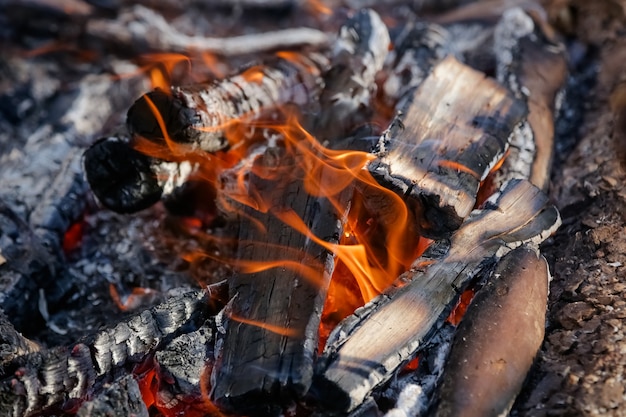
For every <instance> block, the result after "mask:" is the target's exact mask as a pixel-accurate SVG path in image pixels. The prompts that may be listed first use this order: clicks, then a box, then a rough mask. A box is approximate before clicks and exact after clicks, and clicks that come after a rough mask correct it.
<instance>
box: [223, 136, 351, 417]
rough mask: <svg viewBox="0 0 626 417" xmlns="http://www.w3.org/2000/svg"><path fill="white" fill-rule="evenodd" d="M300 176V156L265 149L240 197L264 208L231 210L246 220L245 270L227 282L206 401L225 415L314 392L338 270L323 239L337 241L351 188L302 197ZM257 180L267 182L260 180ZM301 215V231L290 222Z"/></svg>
mask: <svg viewBox="0 0 626 417" xmlns="http://www.w3.org/2000/svg"><path fill="white" fill-rule="evenodd" d="M302 170H303V166H302V165H301V164H298V157H297V156H293V155H291V156H290V155H287V154H286V153H285V151H284V150H281V149H280V148H268V149H267V151H266V152H265V153H264V154H263V155H262V156H260V157H259V158H258V159H257V162H256V164H255V166H254V167H253V169H251V170H250V172H249V173H248V174H247V177H248V180H247V188H248V192H247V193H246V195H250V196H263V198H262V200H261V201H257V204H256V206H257V207H256V208H255V207H251V206H244V207H241V206H240V205H238V206H235V207H237V211H240V212H242V215H241V216H240V217H241V225H240V233H239V241H240V246H239V249H238V253H237V260H238V261H237V262H240V263H241V264H242V266H243V267H244V271H241V272H239V273H238V274H236V275H235V276H233V277H231V278H230V279H229V280H228V281H229V286H230V294H231V296H232V297H233V299H232V302H231V303H230V304H229V305H228V310H227V312H226V313H225V320H224V323H223V324H222V327H223V328H224V332H222V333H218V335H217V342H216V344H217V346H219V349H217V348H216V362H215V366H214V368H213V373H212V377H211V380H212V381H214V385H213V386H212V391H211V399H212V400H213V401H214V402H215V403H216V404H218V405H219V406H220V407H224V408H225V409H228V410H236V411H237V412H239V413H255V414H260V415H270V414H274V413H275V412H277V411H278V410H279V409H280V405H281V404H282V403H283V402H284V401H287V403H289V402H290V401H293V400H294V399H298V398H302V397H303V396H304V394H306V392H307V391H308V389H309V386H310V384H311V379H312V375H313V362H314V358H315V351H316V349H317V344H318V328H319V323H320V317H321V312H322V308H323V305H324V299H325V294H326V290H327V287H328V284H329V280H330V276H331V274H332V271H333V267H334V255H333V253H332V252H330V251H329V247H328V246H327V245H326V244H324V243H323V242H322V241H325V242H328V243H337V242H338V239H339V236H340V235H341V233H342V228H343V221H344V220H345V215H346V212H347V208H348V198H349V197H350V195H351V193H350V191H351V188H350V187H347V188H346V189H345V190H344V191H342V192H340V193H339V194H338V195H336V196H335V197H334V199H335V200H336V201H335V204H333V203H331V202H330V201H329V200H328V199H326V198H323V197H317V196H313V195H310V194H309V193H308V192H307V191H306V189H305V186H304V184H303V183H302V177H303V176H304V172H303V171H302ZM263 173H266V174H269V173H272V175H271V176H270V178H269V179H266V178H264V177H266V175H264V174H263ZM315 175H316V177H317V180H318V181H321V183H325V182H327V181H333V178H332V173H330V172H327V171H326V170H320V171H318V172H317V173H316V174H315ZM338 207H339V208H338ZM337 210H339V211H341V210H343V211H344V212H342V213H338V212H337ZM298 217H299V218H300V219H301V221H300V220H298V221H297V222H298V223H300V225H299V227H296V228H294V227H292V226H297V225H291V226H290V225H288V224H287V223H286V222H289V221H288V219H292V220H293V219H294V218H298ZM303 228H306V229H308V230H309V232H307V231H306V230H303ZM312 236H317V237H318V238H313V237H312ZM248 264H250V265H251V266H249V267H248V268H247V269H248V270H249V271H248V272H246V271H245V266H246V265H248ZM256 265H258V266H256ZM218 328H219V326H218Z"/></svg>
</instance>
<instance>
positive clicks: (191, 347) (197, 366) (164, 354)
mask: <svg viewBox="0 0 626 417" xmlns="http://www.w3.org/2000/svg"><path fill="white" fill-rule="evenodd" d="M214 325H215V323H214V322H213V320H207V321H206V322H205V323H204V324H203V325H202V326H201V327H200V328H199V329H198V330H196V331H193V332H190V333H186V334H183V335H180V336H178V337H177V338H175V339H173V340H172V341H171V342H169V343H168V344H167V345H166V346H164V347H163V348H162V349H159V351H158V352H157V353H156V354H155V355H154V363H155V366H156V367H157V369H158V370H159V374H160V380H161V384H160V387H159V388H160V393H159V402H160V406H161V407H163V408H174V407H176V406H177V405H178V404H179V403H180V402H184V403H193V402H198V401H200V400H201V395H202V390H203V387H202V386H201V384H202V383H203V382H206V381H204V380H203V375H209V374H210V373H209V372H208V371H207V369H210V366H211V365H212V356H213V355H212V354H213V350H212V346H213V345H214V336H215V334H214V331H213V328H214Z"/></svg>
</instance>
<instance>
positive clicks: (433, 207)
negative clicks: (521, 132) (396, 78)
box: [369, 57, 526, 237]
mask: <svg viewBox="0 0 626 417" xmlns="http://www.w3.org/2000/svg"><path fill="white" fill-rule="evenodd" d="M432 97H438V100H435V101H433V100H432ZM468 97H472V100H471V101H470V100H468ZM525 115H526V106H525V104H524V102H523V101H521V100H518V99H516V98H515V97H513V96H512V95H511V94H510V93H509V92H508V91H507V90H506V89H505V88H504V87H502V86H500V85H499V84H498V83H496V82H495V81H494V80H492V79H489V78H486V77H485V76H484V75H483V74H482V73H479V72H477V71H475V70H472V69H471V68H469V67H467V66H465V65H463V64H461V63H459V62H458V61H457V60H456V59H454V58H453V57H448V58H446V59H444V60H443V61H442V62H441V63H440V64H439V65H437V66H436V67H435V69H434V71H433V72H432V74H431V75H430V76H429V77H428V78H427V79H426V80H425V81H424V82H423V83H422V84H421V86H420V87H419V88H418V89H417V90H416V91H415V94H414V96H413V97H412V100H411V101H410V102H409V103H408V104H407V108H406V109H405V110H404V111H403V112H402V113H401V114H400V115H399V116H398V118H397V119H396V121H395V122H394V123H393V124H392V125H391V127H390V128H389V129H388V130H387V131H386V132H385V134H384V135H383V136H382V137H381V139H380V143H379V144H378V149H377V150H376V152H377V154H378V155H379V159H378V160H376V161H374V162H372V163H371V164H370V165H369V170H370V172H371V173H372V175H374V177H375V178H377V180H378V181H379V182H381V183H382V184H384V185H386V186H388V187H389V188H391V189H393V190H395V191H396V192H397V193H398V194H400V195H402V196H404V198H406V199H407V200H408V201H409V203H410V204H411V205H412V206H414V207H415V210H416V211H417V212H418V214H417V215H418V218H419V219H420V220H419V221H420V226H421V228H422V232H423V234H424V235H426V236H429V237H442V236H445V235H447V234H449V233H450V232H451V231H453V230H455V229H456V228H458V227H459V225H460V224H461V222H462V221H463V219H464V218H465V217H466V216H467V215H468V214H469V213H470V211H471V210H472V208H473V207H474V204H475V202H476V194H477V191H478V187H479V185H480V182H481V181H482V180H484V179H485V177H486V176H487V174H488V173H489V171H490V170H491V168H493V167H494V166H495V164H496V163H497V162H498V161H499V160H500V158H502V157H503V156H504V153H505V151H506V150H507V148H508V146H509V137H510V135H511V132H512V131H513V129H514V127H515V126H517V125H518V124H519V123H520V122H521V121H522V120H523V118H524V116H525Z"/></svg>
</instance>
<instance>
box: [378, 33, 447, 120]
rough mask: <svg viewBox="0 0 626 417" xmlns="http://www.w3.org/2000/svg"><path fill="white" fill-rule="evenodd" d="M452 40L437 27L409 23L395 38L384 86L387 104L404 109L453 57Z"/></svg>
mask: <svg viewBox="0 0 626 417" xmlns="http://www.w3.org/2000/svg"><path fill="white" fill-rule="evenodd" d="M451 41H452V39H451V37H450V34H449V33H448V31H447V30H446V29H444V28H443V27H442V26H439V25H437V24H434V23H428V22H419V21H418V22H412V23H409V24H407V25H406V26H405V27H404V28H403V29H402V32H401V33H400V34H399V35H398V37H397V38H396V39H394V48H393V50H392V51H391V52H390V53H389V59H388V61H389V62H388V63H387V64H386V65H387V66H389V67H390V70H389V74H388V76H387V79H386V80H385V82H384V84H383V87H382V88H383V92H384V95H385V100H386V102H387V103H386V104H387V105H388V106H390V107H395V108H398V109H401V108H403V107H404V106H405V105H406V100H409V99H410V98H411V96H412V93H413V92H414V91H415V88H416V87H418V86H419V85H420V84H421V83H422V82H423V81H424V79H426V77H427V76H428V74H430V72H431V71H432V69H433V67H434V66H435V65H436V64H437V63H438V62H439V61H441V60H442V59H443V58H445V57H446V56H448V55H451V54H452V42H451Z"/></svg>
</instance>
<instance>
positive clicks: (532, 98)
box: [494, 8, 568, 191]
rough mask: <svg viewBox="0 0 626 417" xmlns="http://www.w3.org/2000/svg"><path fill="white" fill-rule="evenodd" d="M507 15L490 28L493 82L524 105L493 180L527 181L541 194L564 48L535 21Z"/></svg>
mask: <svg viewBox="0 0 626 417" xmlns="http://www.w3.org/2000/svg"><path fill="white" fill-rule="evenodd" d="M534 16H535V17H534V18H533V17H531V15H529V14H527V13H526V12H524V11H523V10H522V9H520V8H513V9H509V10H507V11H506V12H505V13H504V14H503V16H502V19H501V20H500V22H499V23H498V25H497V27H496V29H495V34H494V37H495V45H494V47H495V53H496V59H497V77H498V80H500V82H502V83H503V84H504V85H506V86H507V87H509V88H510V89H511V91H513V93H514V94H515V96H516V97H518V98H522V99H525V100H526V101H527V102H528V110H529V113H528V120H527V124H522V125H521V126H519V127H518V128H517V129H516V131H515V133H514V134H513V135H512V138H511V148H510V155H509V157H508V158H507V159H506V160H505V161H504V164H503V166H502V170H501V171H500V172H498V174H497V175H496V177H497V178H498V181H506V180H508V179H510V178H528V179H529V180H530V182H532V183H533V184H535V185H536V186H537V187H539V188H541V189H543V190H544V191H545V190H547V187H548V185H549V184H550V172H551V167H552V159H553V157H552V155H553V152H554V131H555V127H554V124H555V118H556V113H557V112H558V110H559V106H560V101H561V99H562V94H563V89H564V87H565V83H566V81H567V77H568V64H567V59H566V56H565V47H564V46H563V45H562V44H561V43H560V42H558V40H556V39H555V35H554V33H553V29H551V28H550V27H549V26H548V24H547V23H546V22H541V20H540V16H538V15H537V14H535V15H534Z"/></svg>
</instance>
